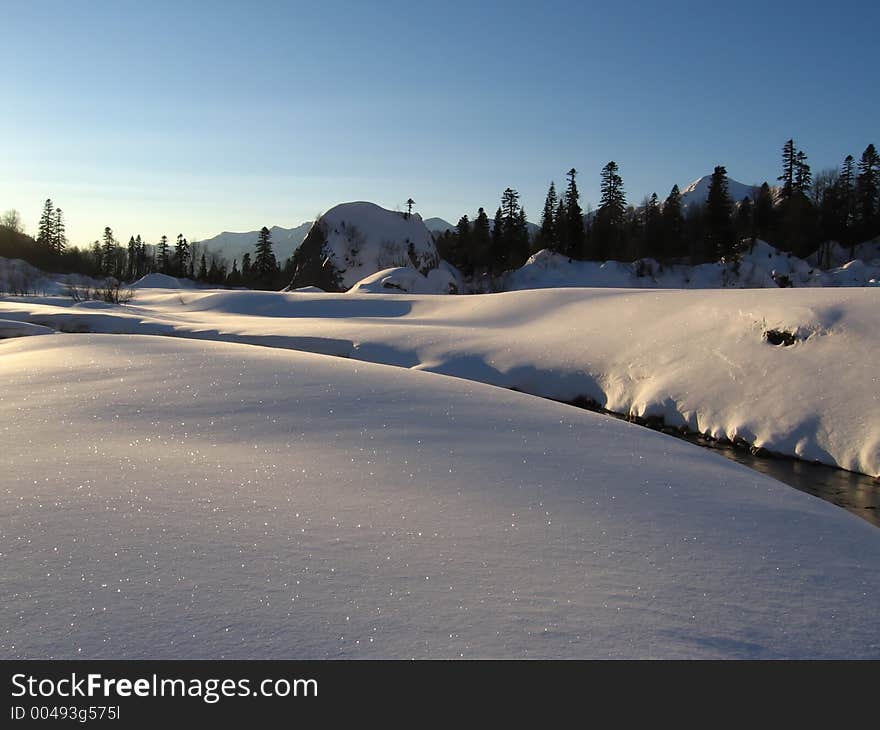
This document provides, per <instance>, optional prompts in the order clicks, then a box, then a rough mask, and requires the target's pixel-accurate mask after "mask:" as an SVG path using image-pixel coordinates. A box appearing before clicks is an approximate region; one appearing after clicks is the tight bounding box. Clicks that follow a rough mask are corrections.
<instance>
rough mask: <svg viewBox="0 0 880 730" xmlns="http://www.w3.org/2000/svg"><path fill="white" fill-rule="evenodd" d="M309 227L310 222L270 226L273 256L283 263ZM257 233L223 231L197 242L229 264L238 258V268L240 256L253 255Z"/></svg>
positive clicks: (300, 241) (301, 240)
mask: <svg viewBox="0 0 880 730" xmlns="http://www.w3.org/2000/svg"><path fill="white" fill-rule="evenodd" d="M311 227H312V223H311V222H308V223H302V224H300V225H298V226H296V227H295V228H282V227H281V226H272V227H271V228H270V229H269V232H270V233H271V234H272V249H273V251H274V253H275V258H277V259H278V260H279V261H280V262H282V263H283V262H284V261H285V260H286V259H287V258H289V257H290V256H293V252H294V251H296V249H297V248H299V245H300V244H301V243H302V242H303V240H304V239H305V237H306V234H307V233H308V232H309V229H310V228H311ZM259 235H260V232H259V231H249V232H247V233H233V232H230V231H224V232H223V233H220V234H218V235H216V236H214V237H213V238H208V239H206V240H204V241H200V242H199V243H200V245H201V246H203V247H205V248H207V250H208V251H210V252H211V253H216V254H218V255H220V256H223V257H225V258H227V259H228V260H229V264H230V266H231V265H232V260H233V259H238V263H239V268H240V264H241V258H242V256H243V255H244V254H245V253H249V254H250V255H251V258H253V257H254V249H255V246H256V244H257V239H258V237H259Z"/></svg>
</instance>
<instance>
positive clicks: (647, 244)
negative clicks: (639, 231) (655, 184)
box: [639, 193, 665, 258]
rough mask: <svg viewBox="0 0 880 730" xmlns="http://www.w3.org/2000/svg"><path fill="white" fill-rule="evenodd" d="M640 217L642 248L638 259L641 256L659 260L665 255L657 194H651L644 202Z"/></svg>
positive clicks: (661, 217)
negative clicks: (642, 237) (642, 234)
mask: <svg viewBox="0 0 880 730" xmlns="http://www.w3.org/2000/svg"><path fill="white" fill-rule="evenodd" d="M642 217H643V221H642V225H643V227H644V247H643V250H642V251H641V252H640V256H639V258H641V257H642V256H650V257H652V258H661V257H662V256H663V255H664V254H665V251H664V250H663V216H662V214H661V212H660V201H659V200H658V198H657V193H651V197H650V198H648V199H647V200H646V201H645V205H644V208H643V213H642Z"/></svg>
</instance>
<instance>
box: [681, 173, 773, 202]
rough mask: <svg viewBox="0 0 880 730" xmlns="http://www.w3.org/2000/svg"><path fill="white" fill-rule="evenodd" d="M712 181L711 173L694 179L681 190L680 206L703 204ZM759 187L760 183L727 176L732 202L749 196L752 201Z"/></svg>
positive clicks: (728, 190)
mask: <svg viewBox="0 0 880 730" xmlns="http://www.w3.org/2000/svg"><path fill="white" fill-rule="evenodd" d="M710 182H712V176H711V175H703V177H701V178H699V179H697V180H694V181H693V182H692V183H691V184H690V185H688V186H687V187H686V188H685V189H684V190H682V191H681V207H682V210H687V208H688V207H689V206H691V205H694V204H695V203H696V204H700V205H701V204H703V203H705V202H706V199H707V198H708V197H709V183H710ZM760 189H761V186H760V185H746V184H745V183H741V182H739V181H737V180H734V179H733V178H727V192H728V194H729V195H730V199H731V200H732V201H733V202H734V203H739V202H740V201H741V200H742V199H743V198H745V197H749V198H751V199H752V201H754V200H755V196H756V195H757V194H758V191H759V190H760Z"/></svg>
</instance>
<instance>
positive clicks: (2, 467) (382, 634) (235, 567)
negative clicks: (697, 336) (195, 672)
mask: <svg viewBox="0 0 880 730" xmlns="http://www.w3.org/2000/svg"><path fill="white" fill-rule="evenodd" d="M533 294H537V295H538V296H541V295H543V293H541V292H537V293H533ZM165 296H174V295H170V294H169V293H167V292H166V293H165ZM276 296H278V295H276ZM291 296H292V297H295V298H294V299H292V300H291V301H292V304H293V305H294V306H295V305H296V298H302V297H304V298H303V299H302V303H303V304H304V305H309V306H310V304H309V303H310V302H312V301H316V300H317V299H318V298H321V297H326V296H328V295H291ZM518 296H519V295H512V296H511V295H503V296H501V297H498V298H497V302H498V305H499V307H498V308H497V309H495V310H494V311H493V312H492V316H493V317H494V318H495V320H496V321H501V320H503V319H505V318H509V317H512V318H513V319H514V320H515V319H516V318H520V319H521V318H522V316H523V312H522V311H519V312H514V313H513V314H512V315H511V314H510V312H509V309H510V307H509V306H508V305H510V304H511V303H513V302H515V299H516V297H518ZM346 297H347V295H345V296H343V297H342V299H345V300H346V301H354V299H353V298H350V297H349V298H346ZM362 299H364V300H368V301H369V302H371V303H372V304H371V306H374V307H375V306H377V304H379V303H380V300H386V299H388V300H389V303H391V304H393V303H395V302H396V301H400V302H401V303H404V302H405V300H403V299H401V300H396V299H391V298H386V297H381V298H377V297H375V296H371V297H364V298H362ZM433 299H434V300H442V301H445V302H460V303H470V304H473V303H475V302H476V301H479V300H475V299H474V298H464V297H448V298H441V297H434V298H433ZM484 301H485V302H491V301H492V300H491V299H487V300H484ZM412 304H413V306H414V307H415V308H417V309H418V308H419V307H420V304H419V302H418V301H414V302H412ZM536 304H537V302H536V301H532V302H530V305H531V308H534V307H535V305H536ZM502 305H504V306H502ZM426 314H427V313H426V312H422V316H423V317H424V316H425V315H426ZM446 314H447V315H450V314H452V313H451V312H447V313H446ZM488 314H489V313H488V312H484V315H488ZM327 321H328V320H322V324H326V322H327ZM423 321H426V320H424V319H423ZM787 349H789V350H797V348H787ZM0 381H2V382H3V384H4V387H3V388H2V389H0V407H2V412H3V424H4V428H6V429H7V432H8V434H10V435H9V437H8V438H6V439H5V440H4V447H3V449H2V450H0V480H2V489H0V511H2V512H3V514H5V515H7V516H8V519H5V520H4V521H3V522H2V527H0V553H2V556H0V560H2V562H3V566H4V570H3V573H2V575H3V578H2V585H3V601H0V623H2V626H3V627H4V630H3V632H2V633H0V653H2V655H3V656H4V657H6V658H24V657H26V658H43V659H45V658H77V659H99V658H115V659H123V658H141V659H142V658H168V659H181V658H187V659H195V658H211V659H221V658H260V659H271V658H278V659H281V658H283V659H305V658H331V657H334V658H358V657H364V658H370V657H372V658H411V657H435V658H452V657H467V658H472V657H535V658H538V657H553V658H592V657H595V658H598V657H614V658H631V657H657V658H720V657H727V658H732V657H738V658H781V657H816V658H818V657H841V658H843V657H845V658H874V659H876V658H880V627H878V622H877V621H876V609H877V605H878V603H880V573H878V571H877V569H876V567H877V565H878V564H880V531H878V530H877V529H876V528H875V527H872V526H870V525H868V524H867V523H865V522H863V521H861V520H859V519H858V518H856V517H854V516H852V515H850V514H848V513H846V512H844V511H843V510H840V509H838V508H836V507H834V506H832V505H830V504H828V503H825V502H822V501H820V500H818V499H816V498H813V497H810V496H809V495H806V494H803V493H801V492H797V491H795V490H793V489H790V488H788V487H786V486H784V485H782V484H780V483H779V482H776V481H774V480H772V479H769V478H767V477H765V476H762V475H760V474H757V473H755V472H753V471H751V470H749V469H747V468H745V467H742V466H740V465H737V464H734V463H732V462H729V461H727V460H725V459H724V458H722V457H720V456H717V455H716V454H712V453H709V452H707V451H706V450H703V449H699V448H698V447H695V446H691V445H689V444H686V443H682V442H680V441H677V440H675V439H672V438H669V437H665V436H662V435H660V434H657V433H654V432H651V431H648V430H646V429H640V428H638V427H635V426H632V425H630V424H626V423H622V422H619V421H616V420H614V419H611V418H607V417H604V416H599V415H595V414H591V413H587V412H584V411H580V410H577V409H573V408H570V407H567V406H563V405H559V404H556V403H551V402H549V401H545V400H540V399H536V398H532V397H530V396H527V395H523V394H518V393H512V392H508V391H504V390H500V389H497V388H489V387H487V386H484V385H481V384H478V383H469V382H467V381H463V380H461V379H453V378H443V377H439V376H437V375H429V374H426V373H419V372H407V371H402V370H398V369H391V368H388V367H382V366H376V365H370V364H367V363H363V362H355V361H351V360H343V359H340V358H327V357H321V356H316V355H309V354H304V353H294V352H288V351H283V350H277V349H270V348H256V347H246V346H241V345H231V344H228V343H220V342H196V341H193V340H184V339H178V338H168V337H164V338H157V337H148V336H142V337H126V336H118V335H113V336H108V335H80V334H72V335H65V336H57V337H27V338H23V339H17V340H5V341H2V342H0ZM37 444H38V445H39V446H38V447H37V446H36V445H37Z"/></svg>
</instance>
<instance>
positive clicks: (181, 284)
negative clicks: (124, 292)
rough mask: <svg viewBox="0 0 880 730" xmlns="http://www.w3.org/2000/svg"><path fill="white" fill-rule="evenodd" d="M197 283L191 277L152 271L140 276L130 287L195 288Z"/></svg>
mask: <svg viewBox="0 0 880 730" xmlns="http://www.w3.org/2000/svg"><path fill="white" fill-rule="evenodd" d="M197 286H198V285H197V284H196V283H195V282H194V281H192V280H191V279H178V278H177V277H175V276H168V274H159V273H152V274H147V275H146V276H142V277H141V278H140V279H138V280H137V281H136V282H134V284H132V285H131V288H132V289H195V288H197Z"/></svg>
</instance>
